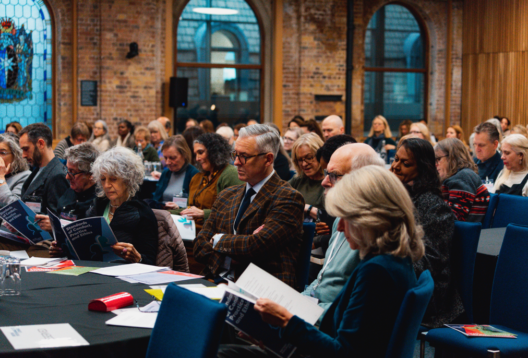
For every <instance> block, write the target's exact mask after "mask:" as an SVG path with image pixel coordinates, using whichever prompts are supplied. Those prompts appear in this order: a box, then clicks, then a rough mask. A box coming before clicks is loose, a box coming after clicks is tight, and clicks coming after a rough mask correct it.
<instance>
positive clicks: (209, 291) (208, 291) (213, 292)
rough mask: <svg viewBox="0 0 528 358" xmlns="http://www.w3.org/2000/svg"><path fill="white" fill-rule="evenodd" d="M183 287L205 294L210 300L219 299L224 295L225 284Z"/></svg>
mask: <svg viewBox="0 0 528 358" xmlns="http://www.w3.org/2000/svg"><path fill="white" fill-rule="evenodd" d="M180 287H182V286H180ZM183 287H184V288H186V289H188V290H189V291H192V292H194V293H197V294H199V295H202V296H205V297H207V298H210V299H212V300H221V299H222V297H223V296H224V292H225V289H226V287H227V286H226V285H219V286H217V287H185V286H183Z"/></svg>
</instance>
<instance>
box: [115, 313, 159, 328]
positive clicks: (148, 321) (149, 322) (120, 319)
mask: <svg viewBox="0 0 528 358" xmlns="http://www.w3.org/2000/svg"><path fill="white" fill-rule="evenodd" d="M157 317H158V314H157V313H142V312H139V310H138V309H137V308H136V309H135V310H130V312H123V313H121V314H118V315H117V316H116V317H114V318H112V319H110V320H108V321H106V324H107V325H109V326H122V327H137V328H154V324H155V323H156V318H157Z"/></svg>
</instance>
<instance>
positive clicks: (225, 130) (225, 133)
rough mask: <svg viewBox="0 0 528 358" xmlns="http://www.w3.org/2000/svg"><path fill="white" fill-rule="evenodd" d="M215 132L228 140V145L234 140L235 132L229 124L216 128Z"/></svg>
mask: <svg viewBox="0 0 528 358" xmlns="http://www.w3.org/2000/svg"><path fill="white" fill-rule="evenodd" d="M216 133H217V134H220V135H221V136H222V137H224V138H225V139H226V140H227V141H228V143H229V145H233V143H234V142H235V132H234V131H233V130H232V129H231V127H229V126H223V127H220V128H218V129H217V130H216Z"/></svg>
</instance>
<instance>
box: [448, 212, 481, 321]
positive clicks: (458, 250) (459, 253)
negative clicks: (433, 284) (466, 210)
mask: <svg viewBox="0 0 528 358" xmlns="http://www.w3.org/2000/svg"><path fill="white" fill-rule="evenodd" d="M481 229H482V224H481V223H471V222H463V221H455V235H454V237H453V248H452V253H451V266H452V268H453V277H454V278H455V280H456V285H457V286H456V287H457V288H458V292H459V293H460V296H461V297H462V303H463V304H464V309H465V310H466V314H467V319H468V322H470V323H471V322H473V272H474V271H475V259H476V258H477V248H478V242H479V237H480V231H481Z"/></svg>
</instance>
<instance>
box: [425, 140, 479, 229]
mask: <svg viewBox="0 0 528 358" xmlns="http://www.w3.org/2000/svg"><path fill="white" fill-rule="evenodd" d="M435 159H436V169H437V170H438V175H439V177H440V182H441V183H442V196H443V197H444V201H445V202H446V203H447V204H448V205H449V207H450V208H451V210H452V211H453V214H455V217H456V219H457V220H459V221H471V222H482V221H483V220H484V216H485V215H486V210H487V209H488V204H489V193H488V189H486V186H485V185H484V184H482V180H480V177H479V176H478V169H477V166H476V165H475V162H473V159H472V158H471V154H469V150H468V149H467V148H466V146H465V145H464V143H462V141H460V140H458V139H456V138H446V139H444V140H441V141H440V142H438V143H437V144H436V146H435Z"/></svg>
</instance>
